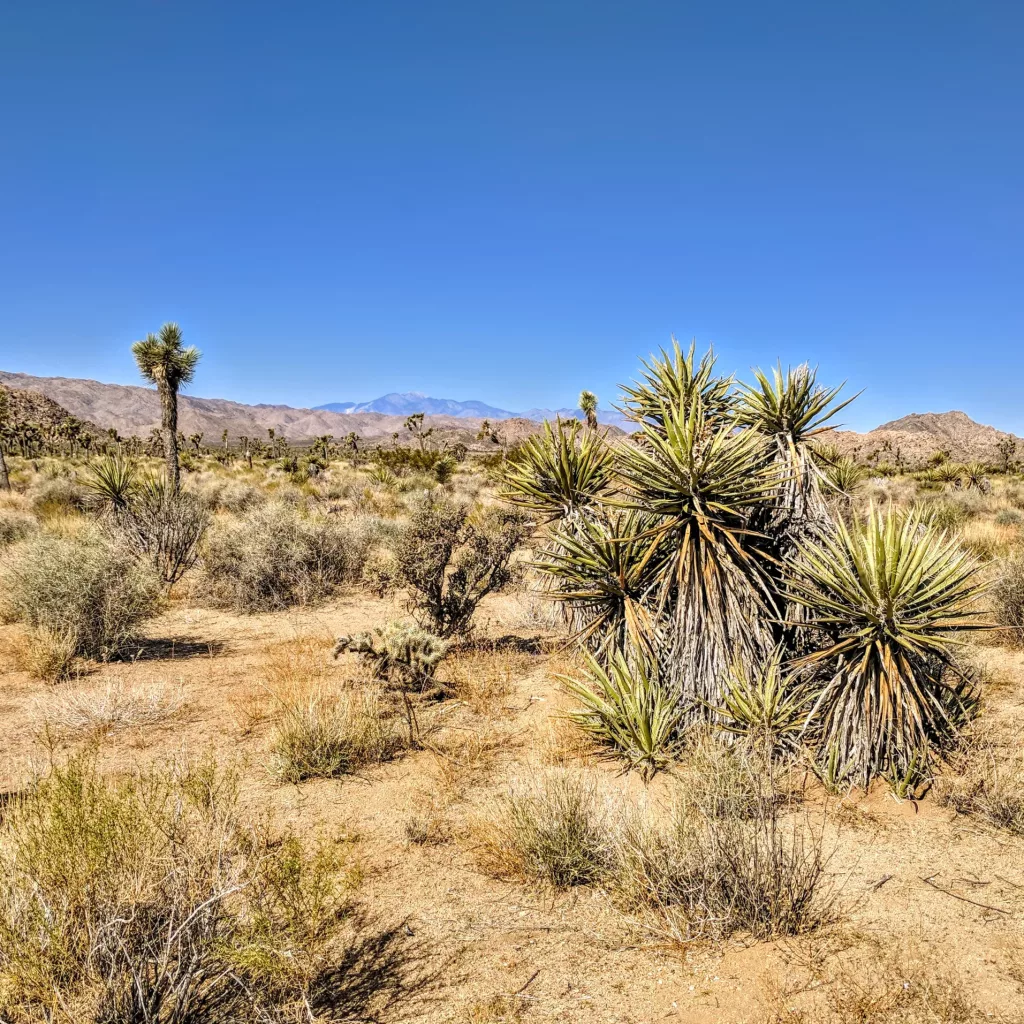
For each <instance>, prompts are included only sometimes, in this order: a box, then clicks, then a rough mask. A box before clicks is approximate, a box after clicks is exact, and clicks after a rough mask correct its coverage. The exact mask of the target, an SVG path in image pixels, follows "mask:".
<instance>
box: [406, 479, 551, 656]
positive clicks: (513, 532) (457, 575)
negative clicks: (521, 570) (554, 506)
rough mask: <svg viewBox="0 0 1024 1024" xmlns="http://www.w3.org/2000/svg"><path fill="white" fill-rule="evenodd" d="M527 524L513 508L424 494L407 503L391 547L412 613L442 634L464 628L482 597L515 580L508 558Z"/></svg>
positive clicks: (529, 526)
mask: <svg viewBox="0 0 1024 1024" xmlns="http://www.w3.org/2000/svg"><path fill="white" fill-rule="evenodd" d="M532 529H533V527H532V524H531V523H530V522H529V521H528V520H527V519H526V518H525V517H524V516H523V515H522V514H521V513H519V512H515V511H510V510H507V509H502V508H491V509H486V510H484V509H476V510H473V509H471V508H470V506H468V505H465V504H462V503H460V502H457V501H453V500H450V499H448V498H444V497H440V496H439V495H438V494H436V493H435V494H428V495H426V496H425V497H424V498H423V499H421V500H420V501H419V502H417V503H416V504H415V505H414V506H413V509H412V511H411V514H410V516H409V523H408V525H407V526H406V528H405V530H404V531H403V533H402V537H401V539H400V540H399V543H398V547H397V551H396V555H397V558H398V572H399V580H400V582H401V584H402V585H403V586H404V587H405V588H406V589H407V591H408V595H409V609H410V611H411V612H412V614H413V616H414V618H416V620H417V621H418V622H419V623H420V624H421V625H422V626H423V627H424V628H426V629H429V630H430V632H431V633H434V634H435V635H436V636H439V637H442V638H447V637H450V636H453V635H455V634H459V633H465V632H467V631H468V630H469V628H470V626H471V624H472V619H473V614H474V612H475V611H476V608H477V605H478V604H479V603H480V602H481V601H482V600H483V598H484V597H486V596H487V595H488V594H490V593H492V592H495V591H500V590H502V589H504V588H505V587H507V586H508V585H509V584H510V583H511V582H512V581H513V580H515V579H516V572H515V571H514V570H513V569H512V568H511V567H510V564H509V563H510V561H511V558H512V555H513V554H514V553H515V551H516V549H517V548H518V547H519V546H520V545H521V544H522V543H523V542H524V541H526V540H527V539H528V537H529V536H530V534H531V532H532Z"/></svg>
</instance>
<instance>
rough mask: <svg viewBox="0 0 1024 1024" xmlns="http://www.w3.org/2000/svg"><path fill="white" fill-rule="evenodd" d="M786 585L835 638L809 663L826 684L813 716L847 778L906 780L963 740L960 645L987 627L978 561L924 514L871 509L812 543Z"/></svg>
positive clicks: (809, 618) (816, 624) (813, 622)
mask: <svg viewBox="0 0 1024 1024" xmlns="http://www.w3.org/2000/svg"><path fill="white" fill-rule="evenodd" d="M788 582H789V590H790V594H791V596H792V600H794V601H795V602H797V603H798V604H800V605H802V606H803V607H804V609H805V610H806V619H805V621H806V624H807V625H808V626H810V627H813V628H817V629H820V630H821V632H822V634H823V635H824V636H825V637H827V643H826V644H825V646H823V647H822V648H821V649H820V650H818V651H815V652H814V653H812V654H809V655H807V656H806V657H804V658H803V659H801V661H800V663H801V664H803V665H807V666H817V667H819V668H820V669H821V670H823V671H824V673H825V675H826V682H825V683H824V686H823V688H822V690H821V693H820V695H819V696H818V698H817V699H816V701H815V705H814V716H815V718H816V720H817V724H819V725H820V728H821V732H822V741H823V745H824V748H825V749H831V748H833V747H834V748H835V751H836V757H837V758H838V763H839V767H840V771H841V772H842V774H843V775H845V776H851V775H852V776H855V777H857V778H859V780H860V781H861V782H862V783H863V784H865V785H866V784H867V782H869V781H870V779H871V778H872V777H873V776H876V775H880V774H883V773H885V772H887V771H889V770H890V769H891V770H895V771H903V770H904V769H905V768H906V767H907V766H908V765H909V764H910V763H911V762H912V760H913V759H914V758H915V757H920V755H921V752H922V751H927V750H929V749H930V748H931V747H932V746H934V745H935V744H937V743H941V742H942V741H944V740H945V739H947V738H948V737H949V736H950V735H951V734H952V733H953V732H954V731H955V729H956V726H957V721H958V718H959V717H960V716H961V715H962V714H963V712H964V710H965V708H966V706H967V705H968V704H969V702H970V699H971V696H970V687H969V684H968V682H967V680H965V679H964V677H963V676H962V675H961V674H960V672H959V670H958V669H957V668H956V666H955V665H954V664H953V661H952V658H951V654H950V651H951V647H952V645H953V643H954V638H955V635H956V634H957V633H960V632H962V631H964V630H969V629H976V628H984V624H983V623H981V622H980V621H979V618H978V611H977V608H976V607H975V604H976V600H977V598H978V597H979V596H980V595H981V594H982V593H983V591H984V589H985V586H984V584H983V583H982V582H981V580H980V577H979V575H978V565H977V562H976V561H975V560H974V559H973V558H972V557H971V556H969V555H968V554H966V553H965V552H964V551H962V550H961V549H960V548H959V547H957V545H956V544H955V542H953V541H951V540H949V539H948V538H947V536H946V535H945V534H944V533H941V532H939V531H937V530H936V529H935V528H934V527H932V526H930V525H929V524H928V523H927V522H926V521H925V520H924V519H923V518H922V516H921V513H920V512H919V511H917V510H911V511H910V512H907V513H898V512H894V511H890V512H887V513H882V512H880V511H879V510H877V509H876V508H874V507H872V508H871V509H870V510H869V512H868V515H867V518H866V520H865V521H863V522H858V523H854V524H852V525H847V524H845V523H842V522H839V523H837V524H836V529H835V533H834V534H833V535H832V536H829V537H826V538H824V539H822V540H820V541H816V542H808V543H806V544H804V545H802V546H801V549H800V551H799V555H798V558H797V559H796V560H795V562H794V563H793V565H792V566H791V567H790V572H789V575H788ZM950 677H952V678H954V679H955V680H956V681H955V682H953V683H950V682H949V681H948V679H949V678H950Z"/></svg>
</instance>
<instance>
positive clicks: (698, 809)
mask: <svg viewBox="0 0 1024 1024" xmlns="http://www.w3.org/2000/svg"><path fill="white" fill-rule="evenodd" d="M732 767H733V768H734V769H738V771H739V772H740V774H742V775H744V776H746V778H745V780H743V781H742V782H741V784H740V785H739V786H738V787H736V786H735V785H734V784H735V782H736V781H737V780H736V779H735V778H734V779H733V780H732V783H730V784H728V785H726V786H723V784H722V781H721V780H720V779H716V778H715V777H714V776H713V775H703V774H695V775H692V776H691V777H690V778H689V779H688V781H687V784H686V786H685V787H684V788H683V789H682V791H681V792H680V793H679V794H678V795H677V798H676V800H675V802H674V804H673V806H672V808H671V810H670V812H669V814H668V815H667V816H665V815H664V814H663V813H659V815H658V816H657V819H655V818H654V817H653V816H652V815H650V814H641V813H638V814H635V815H634V816H633V817H632V818H627V819H626V821H625V822H624V824H623V827H622V829H621V833H620V836H619V840H618V844H617V868H616V875H617V890H618V894H619V897H620V899H621V900H622V901H623V902H624V904H625V905H626V907H627V908H629V909H631V910H634V911H640V912H642V913H646V914H653V915H656V916H657V917H658V918H659V924H658V926H657V927H658V929H659V930H661V931H667V932H668V933H670V934H672V935H673V936H674V937H675V938H677V939H679V940H682V941H687V940H690V939H694V938H721V937H725V936H728V935H732V934H734V933H735V932H737V931H745V932H749V933H750V934H752V935H753V936H755V937H756V938H770V937H774V936H780V935H797V934H800V933H802V932H806V931H810V930H812V929H814V928H815V927H817V926H818V925H820V924H822V923H824V922H825V921H826V920H828V919H829V918H830V916H831V914H832V906H833V896H832V894H831V892H830V891H829V890H828V889H827V887H826V885H825V867H826V862H827V858H826V857H825V855H824V853H823V850H822V840H821V837H820V835H818V834H815V833H814V832H813V831H811V830H810V829H802V828H800V827H799V825H798V824H797V823H796V822H787V821H784V820H783V810H784V801H783V800H781V799H780V794H779V793H778V792H777V791H776V790H775V788H774V783H773V780H772V778H771V775H770V772H767V771H765V766H764V765H761V764H758V763H755V762H754V761H745V760H740V761H737V762H734V763H733V765H732ZM725 793H727V794H728V796H729V797H730V799H729V800H728V801H727V802H726V803H724V804H723V802H722V797H723V795H724V794H725ZM732 798H739V801H740V802H739V803H733V802H732ZM737 810H738V811H740V812H741V813H736V811H737Z"/></svg>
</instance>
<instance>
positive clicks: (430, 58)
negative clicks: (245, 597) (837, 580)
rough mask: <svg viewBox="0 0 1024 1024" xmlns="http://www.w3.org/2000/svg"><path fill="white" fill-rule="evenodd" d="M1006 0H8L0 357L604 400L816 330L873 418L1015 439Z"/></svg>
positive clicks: (1012, 34)
mask: <svg viewBox="0 0 1024 1024" xmlns="http://www.w3.org/2000/svg"><path fill="white" fill-rule="evenodd" d="M1022 52H1024V5H1021V4H1019V3H1010V2H1007V3H995V2H983V0H982V2H968V0H964V2H959V3H949V2H943V0H925V2H913V0H904V2H900V3H895V4H894V3H892V2H889V0H887V2H873V0H865V2H860V3H856V4H852V3H850V4H836V3H822V2H820V0H816V2H813V3H797V2H793V3H773V4H766V3H763V2H751V3H729V2H719V3H710V2H705V3H686V2H682V0H675V2H665V3H654V2H644V0H632V2H628V3H627V2H621V3H605V2H601V0H586V2H576V0H572V2H568V0H544V2H532V0H520V2H516V3H498V2H495V3H480V2H479V0H477V2H473V3H469V2H466V3H461V2H460V3H452V2H445V0H438V2H436V3H429V4H428V3H422V2H402V3H399V2H393V0H374V2H373V3H369V2H362V3H355V2H344V0H343V2H337V0H333V2H327V0H306V2H302V3H281V2H279V0H277V2H263V0H247V2H245V3H240V2H238V3H236V2H229V0H205V2H199V0H187V2H186V0H95V2H92V3H82V2H81V0H75V2H71V0H67V2H57V0H32V2H31V3H26V2H23V3H13V2H12V3H6V4H4V5H3V6H2V10H0V115H2V120H0V233H2V238H3V242H2V244H0V368H3V369H11V370H22V371H25V372H29V373H37V374H46V375H56V374H62V375H67V376H87V377H93V378H97V379H101V380H108V381H117V382H135V381H136V380H137V378H136V376H135V373H134V368H133V365H132V362H131V357H130V353H129V344H130V343H131V341H132V340H134V339H135V338H138V337H140V336H142V335H143V334H144V333H145V332H146V331H147V330H155V329H156V328H158V327H159V325H160V323H162V322H163V321H164V320H166V319H176V320H178V321H179V322H180V323H181V324H182V326H183V329H184V331H185V332H186V338H187V340H188V341H190V342H193V343H195V344H197V345H199V346H200V348H202V349H203V352H204V358H203V362H202V364H201V367H200V371H199V375H198V379H197V381H196V384H195V386H194V388H193V390H194V392H195V393H196V394H200V395H210V396H223V397H230V398H235V399H238V400H241V401H247V402H257V401H264V402H286V403H289V404H293V405H311V404H318V403H321V402H328V401H335V400H339V401H340V400H365V399H370V398H373V397H375V396H377V395H378V394H380V393H382V392H384V391H389V390H419V391H424V392H427V393H430V394H433V395H436V396H439V397H453V398H461V399H467V398H478V399H481V400H484V401H487V402H490V403H492V404H494V405H499V406H503V407H505V408H512V409H516V408H524V407H527V406H559V405H565V404H571V403H572V402H573V401H574V399H575V396H576V394H577V393H578V391H579V389H580V388H581V387H588V388H591V389H592V390H594V391H596V392H597V393H598V394H599V395H600V396H601V398H602V401H603V402H604V403H607V402H608V400H609V399H611V398H613V396H614V385H615V384H616V383H617V382H618V381H621V380H623V379H626V378H628V377H629V376H631V375H632V374H633V372H634V371H635V368H636V366H637V361H638V358H639V357H640V356H643V355H646V354H647V353H649V352H650V351H651V350H652V349H653V348H656V347H657V346H659V345H660V344H662V343H664V342H667V340H668V338H669V335H670V334H671V333H673V332H674V333H675V334H676V335H677V336H679V337H680V338H681V339H689V338H691V337H696V339H697V340H698V342H699V343H700V344H702V345H703V344H705V343H707V342H714V343H715V346H716V348H717V349H718V350H719V352H720V354H721V358H722V362H723V364H724V365H725V366H727V367H728V368H730V369H732V368H736V369H738V370H741V371H742V370H745V369H746V368H747V367H749V366H750V365H751V364H755V363H757V364H762V365H763V364H767V363H770V362H773V361H774V360H775V359H776V358H781V359H782V360H783V362H799V361H802V360H805V359H808V360H810V361H811V362H812V363H818V364H819V365H820V369H821V373H822V375H823V377H825V378H826V379H828V380H829V381H837V380H841V379H844V378H846V379H848V380H849V381H850V385H851V386H852V387H855V388H858V389H859V388H865V389H866V392H865V394H864V396H863V397H862V398H861V399H859V400H858V402H857V403H855V405H854V406H852V407H850V409H848V410H847V411H846V413H844V416H843V419H844V421H845V422H846V423H848V424H849V425H851V426H855V427H858V428H866V427H871V426H874V425H875V424H877V423H878V422H880V421H882V420H884V419H887V418H891V417H893V416H898V415H901V414H903V413H905V412H909V411H929V410H931V411H943V410H945V409H949V408H962V409H965V410H966V411H967V412H969V413H970V414H972V415H974V416H975V417H976V418H978V419H981V420H984V421H986V422H990V423H995V424H996V425H998V426H1001V427H1003V428H1005V429H1012V430H1015V431H1016V432H1018V433H1021V434H1024V403H1022V402H1021V400H1020V394H1021V386H1022V381H1024V287H1022V282H1024V195H1022V183H1024V61H1022V60H1021V57H1020V55H1021V53H1022Z"/></svg>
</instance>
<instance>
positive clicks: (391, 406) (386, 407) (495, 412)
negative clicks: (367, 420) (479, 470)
mask: <svg viewBox="0 0 1024 1024" xmlns="http://www.w3.org/2000/svg"><path fill="white" fill-rule="evenodd" d="M314 408H315V409H317V410H321V409H322V410H325V411H327V412H338V413H343V414H345V415H350V414H352V413H364V412H379V413H383V414H384V415H386V416H409V415H410V414H412V413H416V412H422V413H426V414H427V415H428V416H455V417H458V418H460V419H487V420H512V419H524V420H537V421H538V422H542V421H543V420H553V419H554V418H555V417H556V416H561V417H562V419H568V418H570V417H580V415H581V414H580V411H579V410H578V409H565V408H563V409H527V410H526V411H525V412H510V411H509V410H508V409H499V408H497V407H496V406H493V405H487V404H486V403H485V402H476V401H469V402H457V401H456V400H455V399H453V398H431V397H430V396H429V395H425V394H423V393H422V392H420V391H406V392H401V393H400V392H397V391H392V392H391V393H390V394H387V395H381V397H380V398H375V399H374V400H373V401H372V402H329V403H328V404H327V405H317V406H315V407H314ZM597 418H598V421H599V422H601V423H607V424H614V425H615V426H617V427H623V429H625V428H626V424H627V422H628V421H627V420H626V417H625V416H623V415H622V413H620V412H617V411H616V410H615V409H604V408H599V409H598V411H597Z"/></svg>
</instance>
